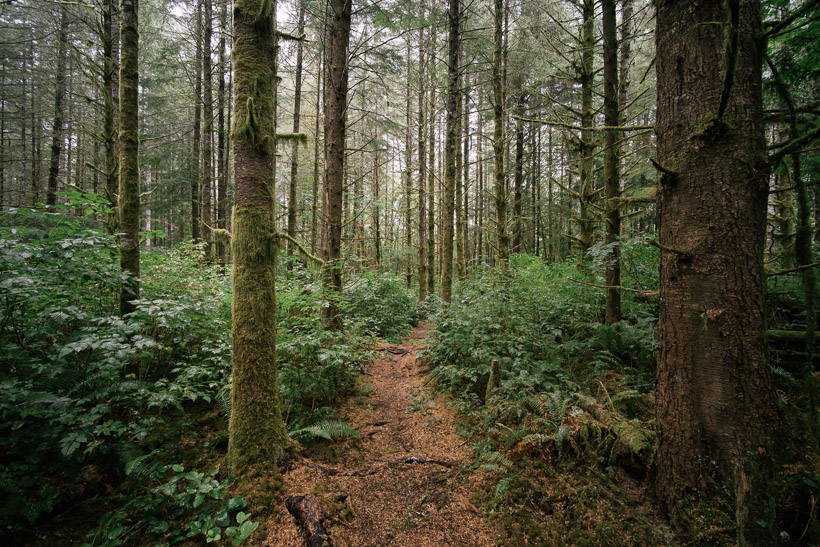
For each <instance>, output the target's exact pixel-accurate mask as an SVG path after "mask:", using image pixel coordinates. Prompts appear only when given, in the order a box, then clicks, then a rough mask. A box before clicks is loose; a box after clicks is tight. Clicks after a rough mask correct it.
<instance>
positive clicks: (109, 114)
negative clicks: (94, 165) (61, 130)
mask: <svg viewBox="0 0 820 547" xmlns="http://www.w3.org/2000/svg"><path fill="white" fill-rule="evenodd" d="M114 1H115V0H105V2H104V3H103V17H102V48H103V75H102V76H103V77H102V80H103V84H102V95H103V97H102V98H103V142H104V143H105V167H104V170H105V189H104V196H105V198H106V199H107V200H108V202H109V203H110V204H111V206H112V211H111V212H110V213H109V214H108V216H107V218H106V221H105V228H106V231H107V232H108V233H109V234H114V233H116V231H117V213H116V207H115V205H116V203H117V198H116V195H117V187H118V186H119V177H118V175H119V167H118V157H117V153H118V150H117V148H118V144H117V131H116V127H115V116H116V111H115V109H114V80H115V79H116V76H117V75H116V71H115V69H114V49H115V41H118V40H119V37H118V36H116V34H115V32H114V11H115V10H116V6H115V5H114Z"/></svg>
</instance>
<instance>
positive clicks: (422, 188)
mask: <svg viewBox="0 0 820 547" xmlns="http://www.w3.org/2000/svg"><path fill="white" fill-rule="evenodd" d="M423 11H424V8H423V7H422V12H423ZM424 46H425V42H424V29H420V30H419V116H418V123H419V127H418V147H419V256H418V259H419V266H418V267H419V300H424V299H426V298H427V275H428V273H427V201H426V200H427V125H426V121H427V111H426V109H425V104H426V100H425V99H426V97H427V90H426V88H425V85H424V84H425V78H426V69H427V65H426V63H425V56H424Z"/></svg>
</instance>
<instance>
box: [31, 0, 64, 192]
mask: <svg viewBox="0 0 820 547" xmlns="http://www.w3.org/2000/svg"><path fill="white" fill-rule="evenodd" d="M67 56H68V7H67V6H66V5H62V6H61V7H60V28H59V30H58V32H57V73H56V78H55V82H54V83H55V90H54V123H53V125H52V129H51V131H52V133H51V165H50V167H49V170H48V194H47V195H46V204H48V205H56V204H57V178H58V177H59V175H60V154H61V152H62V149H63V100H64V99H65V91H66V89H65V79H66V57H67ZM24 102H25V101H24ZM24 125H25V124H24ZM22 141H23V143H24V144H23V146H25V142H26V138H25V135H23V139H22Z"/></svg>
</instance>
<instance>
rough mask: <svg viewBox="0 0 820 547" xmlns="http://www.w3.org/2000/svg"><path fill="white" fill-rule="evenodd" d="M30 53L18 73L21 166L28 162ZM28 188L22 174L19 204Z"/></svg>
mask: <svg viewBox="0 0 820 547" xmlns="http://www.w3.org/2000/svg"><path fill="white" fill-rule="evenodd" d="M31 53H32V55H29V56H28V58H25V57H24V58H23V63H22V67H21V71H20V72H21V74H20V156H21V157H20V159H21V160H22V163H23V165H25V163H26V161H28V151H27V150H26V147H27V144H28V138H27V136H26V132H27V130H28V127H26V121H27V120H26V82H27V80H28V81H31V82H33V81H34V74H33V72H34V71H33V70H32V77H31V78H28V77H27V76H28V74H27V70H26V67H27V66H28V61H29V60H31V62H32V64H33V62H34V57H33V53H34V51H33V49H32V51H31ZM56 92H57V90H55V93H56ZM55 98H56V95H55ZM31 129H32V131H33V130H34V127H33V126H32V128H31ZM61 143H62V141H61ZM29 188H31V189H32V190H33V188H32V187H31V185H29V184H27V181H26V177H25V174H24V175H23V176H21V177H20V203H21V204H22V202H23V199H24V196H25V195H26V192H27V191H28V190H29ZM34 193H36V192H32V194H34ZM36 204H37V203H36V202H32V205H36Z"/></svg>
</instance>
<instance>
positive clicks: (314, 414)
mask: <svg viewBox="0 0 820 547" xmlns="http://www.w3.org/2000/svg"><path fill="white" fill-rule="evenodd" d="M83 203H85V202H83ZM83 203H79V205H82V204H83ZM282 269H283V272H282V277H283V278H285V282H284V283H282V284H281V285H280V296H279V311H278V317H277V319H278V321H277V322H278V324H279V332H278V338H279V341H278V343H279V379H280V389H281V392H282V406H283V414H284V415H285V417H286V420H287V423H288V425H289V428H290V429H292V430H294V431H295V432H300V434H299V435H298V437H300V438H303V439H304V438H307V439H309V438H311V437H314V436H318V437H326V436H328V435H327V432H328V431H330V432H331V433H334V434H344V433H345V432H346V430H345V429H344V428H345V427H346V426H344V424H339V423H338V422H335V421H334V413H333V410H332V408H331V405H332V402H333V401H334V400H335V399H336V398H337V397H338V396H339V394H341V393H344V392H346V391H349V390H350V389H351V388H352V387H353V385H354V383H355V380H356V377H357V376H358V374H359V373H360V372H361V371H362V369H363V367H364V364H365V362H366V360H367V359H368V358H369V353H368V352H367V339H366V338H365V337H363V335H373V334H384V335H388V334H389V335H392V336H401V335H402V334H403V333H404V332H406V330H407V329H408V328H409V326H410V325H411V324H413V323H415V321H416V319H417V317H416V313H417V312H416V311H415V303H414V300H413V299H412V298H411V297H410V296H409V294H408V293H407V292H406V291H405V290H404V289H403V288H402V287H401V286H399V285H397V283H396V281H395V280H394V279H392V278H385V279H381V278H377V277H372V278H371V277H367V278H363V279H366V281H363V282H362V283H360V284H358V285H354V286H353V287H354V291H353V292H352V293H351V294H350V295H348V299H349V301H350V302H351V304H350V306H351V310H353V312H352V314H351V315H352V317H353V318H354V319H352V320H351V325H350V326H351V327H353V328H351V329H350V330H349V333H348V334H334V333H330V332H326V331H324V330H323V329H322V328H321V326H320V325H319V323H318V321H317V320H316V317H318V313H317V311H318V307H319V306H320V305H321V295H320V294H319V293H318V292H315V293H311V292H310V291H306V290H305V287H306V286H307V287H309V286H310V281H309V278H310V276H311V275H312V274H311V273H310V272H308V271H305V270H301V269H299V268H298V267H297V268H296V269H295V273H287V272H286V271H284V270H285V268H284V267H283V268H282ZM0 272H2V274H0V297H2V306H1V307H0V310H2V322H0V325H2V331H0V344H1V347H2V352H0V354H2V357H1V358H0V431H2V441H0V443H2V445H0V446H2V453H3V456H2V478H1V480H0V491H1V492H2V495H0V497H2V499H3V500H4V501H3V505H2V508H0V523H2V526H3V528H4V529H6V530H10V531H11V532H17V531H20V530H22V529H23V528H25V527H26V526H27V525H30V524H32V523H34V522H36V521H37V520H38V518H39V517H41V516H42V515H43V514H45V513H49V512H50V511H52V510H53V509H54V508H55V506H57V505H59V504H60V503H67V502H69V501H71V500H72V499H85V498H87V497H88V496H90V495H98V494H102V493H103V490H102V488H104V487H105V488H112V487H117V486H118V485H121V484H124V485H125V487H124V490H118V491H121V492H125V493H123V494H122V495H121V500H122V503H123V504H124V505H123V507H122V508H120V509H117V510H115V511H114V512H112V513H111V514H110V515H109V516H107V517H105V518H104V519H103V522H102V523H101V526H102V528H101V529H100V530H101V532H100V533H101V534H102V535H98V534H96V533H95V534H92V536H91V537H93V538H96V539H95V540H94V541H96V543H99V542H100V541H103V542H107V544H116V543H117V542H126V541H128V539H129V538H133V537H135V534H143V533H154V534H156V535H157V537H158V538H165V539H164V541H168V542H171V543H173V542H174V541H176V538H186V537H194V536H197V535H199V534H205V535H206V536H207V537H209V538H213V537H216V535H218V534H220V533H221V534H223V536H224V535H225V534H227V535H229V536H231V537H234V538H242V537H247V534H249V533H250V531H249V529H250V527H251V524H248V523H249V522H252V521H248V520H247V516H246V517H244V518H243V517H238V516H237V519H238V521H236V522H234V526H235V527H236V528H235V529H231V526H230V523H229V522H228V520H229V519H233V518H234V516H233V515H234V514H236V515H239V514H241V513H237V511H239V510H240V509H242V508H244V502H243V501H242V500H241V499H235V500H234V499H230V500H228V501H227V502H226V501H224V500H226V499H227V498H226V494H225V488H226V485H225V483H224V482H222V480H223V479H221V478H219V477H220V475H217V473H218V469H216V468H211V467H209V466H212V465H215V464H216V462H215V460H213V459H212V457H205V460H203V459H202V458H203V456H204V455H203V454H195V453H189V452H190V451H187V452H186V450H183V449H182V448H181V447H180V446H179V443H181V442H182V441H180V440H179V438H180V437H181V438H183V439H186V441H185V442H192V443H193V444H195V445H201V446H207V447H209V449H211V450H216V452H215V453H214V454H212V456H218V455H219V454H221V452H222V450H224V448H225V445H226V440H227V439H226V436H225V426H226V417H227V413H229V412H230V408H229V407H230V405H229V398H228V394H229V391H230V386H229V380H230V298H231V295H230V275H229V273H228V272H226V271H225V270H224V269H223V268H222V267H220V266H218V265H207V264H206V263H204V262H203V256H202V250H201V247H198V246H194V245H191V244H190V243H188V244H183V245H180V246H178V247H175V248H173V249H162V248H160V250H158V251H156V252H154V253H151V254H148V255H146V257H145V258H144V260H143V278H142V282H143V294H142V296H143V298H142V299H141V300H139V301H138V303H137V311H136V312H135V313H133V314H131V315H129V316H126V317H119V316H118V314H117V290H118V286H119V284H120V282H121V281H122V275H121V273H120V269H119V264H118V262H117V257H116V252H115V247H114V242H113V238H112V237H109V236H106V235H104V234H103V233H102V232H101V231H100V229H99V228H98V227H97V225H96V223H94V222H93V221H92V220H90V219H87V218H75V217H72V216H68V215H65V214H63V213H46V214H44V213H39V212H36V211H33V210H29V209H16V210H11V211H10V212H9V214H7V215H4V216H3V217H2V226H0ZM379 302H381V303H382V304H380V305H384V304H389V306H390V307H386V306H385V307H382V308H381V312H378V313H375V314H374V315H372V316H365V315H364V311H363V310H365V309H367V306H374V305H376V303H379ZM357 309H358V310H362V311H360V315H358V316H357V315H356V312H355V310H357ZM393 310H396V311H399V312H401V313H395V314H394V313H393ZM356 317H358V319H357V318H356ZM360 324H361V325H363V326H362V327H361V328H358V325H360ZM360 333H361V334H360ZM317 425H318V427H316V426H317ZM311 426H313V429H310V428H311ZM305 428H308V429H307V430H306V429H305ZM348 429H349V428H348ZM195 434H196V435H199V436H200V437H201V440H199V441H194V440H190V439H191V438H195V436H196V435H195ZM186 454H188V456H189V459H188V460H187V461H186V460H185V459H180V458H184V456H185V455H186ZM192 463H193V464H197V465H200V466H202V467H201V469H203V471H202V472H200V471H196V470H191V471H188V472H187V473H183V472H182V467H181V465H182V464H184V465H185V467H186V468H189V467H188V466H189V465H190V464H192ZM212 469H213V470H212ZM169 473H172V474H171V475H169ZM128 485H131V486H128ZM137 485H140V486H139V487H137ZM118 496H120V495H119V494H118ZM207 500H211V502H209V503H205V504H204V505H203V502H205V501H207ZM220 500H223V501H220ZM226 503H227V505H226ZM228 513H230V515H229V514H228ZM129 515H130V516H129ZM128 519H134V520H128ZM101 538H103V539H101Z"/></svg>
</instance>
